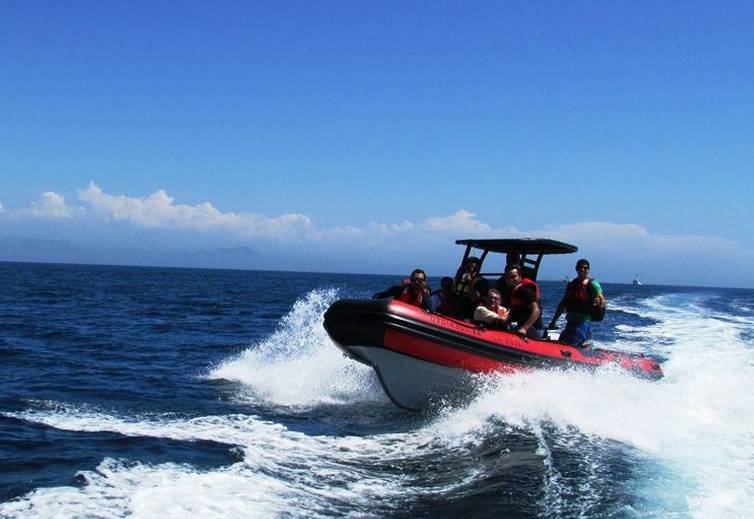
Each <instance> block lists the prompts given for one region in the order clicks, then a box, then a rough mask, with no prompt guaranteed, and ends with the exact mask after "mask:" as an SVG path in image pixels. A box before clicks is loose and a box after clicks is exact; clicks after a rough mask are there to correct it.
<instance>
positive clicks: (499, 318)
mask: <svg viewBox="0 0 754 519" xmlns="http://www.w3.org/2000/svg"><path fill="white" fill-rule="evenodd" d="M501 301H502V296H501V295H500V292H498V291H497V290H496V289H494V288H490V289H489V291H488V292H487V303H486V304H480V305H479V306H477V307H476V309H475V310H474V320H475V321H477V322H479V323H483V324H486V325H487V326H489V327H490V328H496V329H498V330H504V329H505V328H506V325H507V321H506V318H507V317H508V309H507V308H505V307H504V306H500V303H501Z"/></svg>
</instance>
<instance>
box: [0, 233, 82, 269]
mask: <svg viewBox="0 0 754 519" xmlns="http://www.w3.org/2000/svg"><path fill="white" fill-rule="evenodd" d="M85 257H86V253H85V251H83V250H81V249H79V248H78V247H76V246H74V245H72V244H71V243H69V242H67V241H65V240H45V239H40V238H18V237H15V236H13V237H9V238H2V239H0V261H31V262H39V263H78V262H81V261H84V260H85Z"/></svg>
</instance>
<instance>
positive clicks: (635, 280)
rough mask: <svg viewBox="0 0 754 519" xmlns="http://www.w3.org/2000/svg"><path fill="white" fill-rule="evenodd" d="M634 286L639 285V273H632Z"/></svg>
mask: <svg viewBox="0 0 754 519" xmlns="http://www.w3.org/2000/svg"><path fill="white" fill-rule="evenodd" d="M634 286H635V287H640V286H641V281H639V274H635V275H634Z"/></svg>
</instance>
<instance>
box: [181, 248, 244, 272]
mask: <svg viewBox="0 0 754 519" xmlns="http://www.w3.org/2000/svg"><path fill="white" fill-rule="evenodd" d="M186 260H187V261H188V262H190V263H191V265H190V266H197V267H209V268H237V269H244V268H254V267H255V266H256V264H257V263H258V262H259V252H257V251H255V250H254V249H251V248H249V247H231V248H227V249H212V250H207V249H201V250H199V251H197V252H196V253H194V254H193V255H192V256H189V257H187V258H186Z"/></svg>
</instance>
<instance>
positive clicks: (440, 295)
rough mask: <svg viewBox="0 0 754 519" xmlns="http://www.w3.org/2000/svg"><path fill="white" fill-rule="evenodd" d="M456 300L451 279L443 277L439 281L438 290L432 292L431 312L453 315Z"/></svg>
mask: <svg viewBox="0 0 754 519" xmlns="http://www.w3.org/2000/svg"><path fill="white" fill-rule="evenodd" d="M456 299H457V298H456V293H455V292H454V291H453V278H451V277H444V278H442V280H441V281H440V290H436V291H435V292H432V298H431V301H432V311H433V312H436V313H438V314H443V315H455V311H456Z"/></svg>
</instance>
